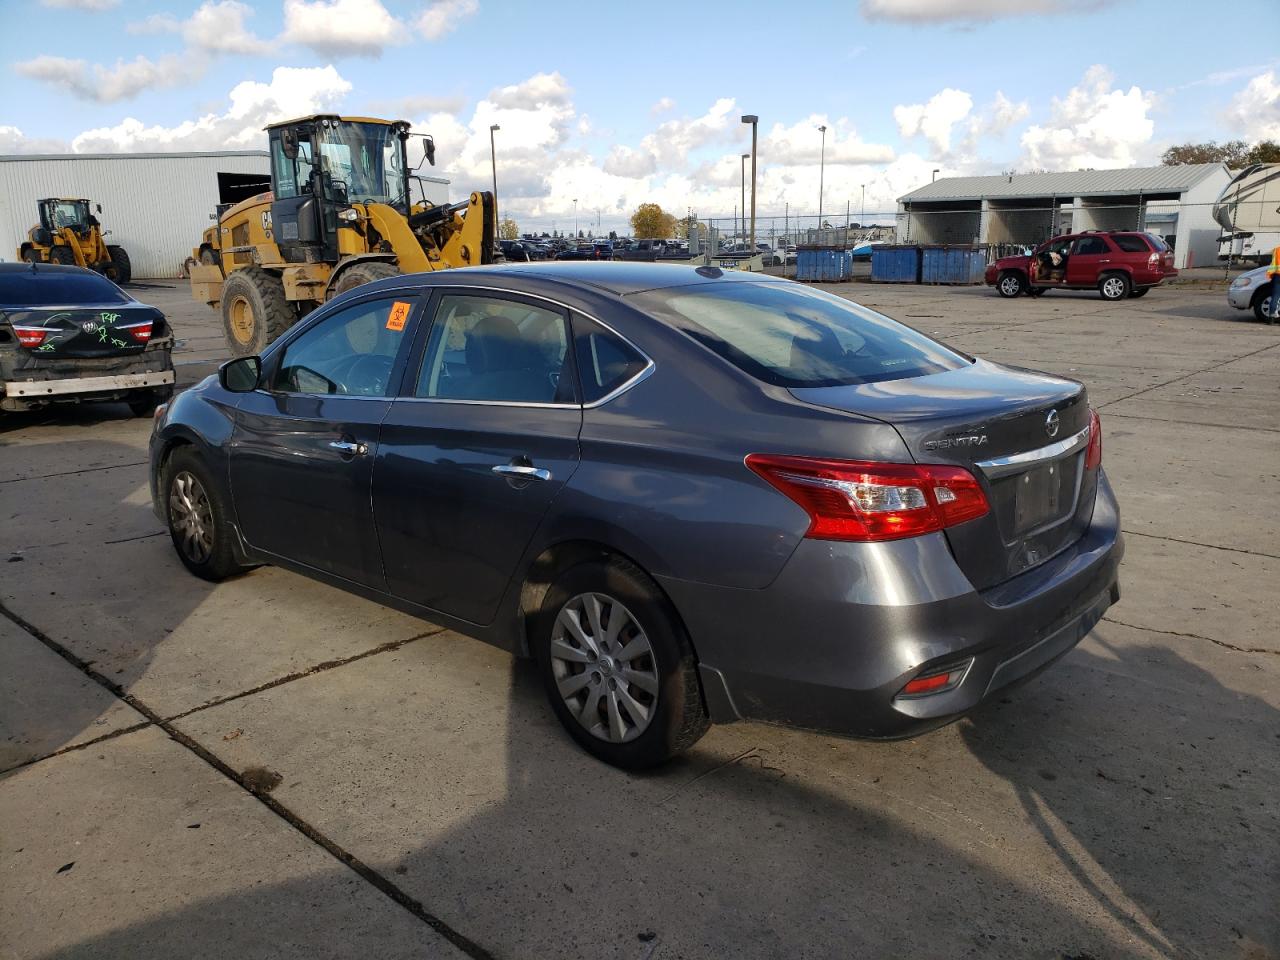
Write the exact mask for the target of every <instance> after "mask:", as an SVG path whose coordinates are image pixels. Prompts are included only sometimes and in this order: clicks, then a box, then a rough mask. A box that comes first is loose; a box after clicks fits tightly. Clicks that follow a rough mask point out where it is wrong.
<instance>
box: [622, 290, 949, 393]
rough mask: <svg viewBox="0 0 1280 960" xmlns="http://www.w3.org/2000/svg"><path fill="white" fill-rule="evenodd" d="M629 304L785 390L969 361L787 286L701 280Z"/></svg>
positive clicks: (868, 313) (901, 328)
mask: <svg viewBox="0 0 1280 960" xmlns="http://www.w3.org/2000/svg"><path fill="white" fill-rule="evenodd" d="M632 299H633V301H634V302H635V303H636V305H637V306H640V307H642V308H643V309H645V310H647V311H648V312H650V313H652V314H654V315H655V316H657V317H659V318H660V319H663V320H665V321H667V322H668V323H670V324H672V325H673V326H675V327H676V328H678V329H680V330H682V331H684V332H685V333H686V334H688V335H689V336H690V337H692V338H693V339H694V340H697V341H698V342H699V343H702V344H704V345H705V346H707V347H708V348H710V349H711V350H712V351H714V352H715V353H717V354H719V355H720V356H722V357H724V358H725V359H726V360H728V361H729V362H730V363H732V364H734V365H735V366H737V367H739V368H740V369H742V370H744V371H746V372H747V373H749V374H751V375H752V376H753V377H756V378H757V379H759V380H763V381H764V382H766V383H771V384H776V385H779V386H784V387H831V386H841V385H844V384H855V383H874V382H877V381H881V380H903V379H907V378H910V377H922V376H927V375H928V374H932V373H941V372H943V371H945V370H955V369H958V368H960V367H963V366H967V365H968V364H969V363H970V361H969V360H968V359H967V358H966V357H964V356H962V355H961V354H958V353H956V352H954V351H953V350H949V349H948V348H947V347H944V346H943V345H942V344H940V343H938V342H937V341H936V340H931V339H929V338H928V337H926V336H925V335H924V334H922V333H919V332H918V331H916V330H912V329H911V328H910V327H908V326H905V325H903V324H901V323H898V322H897V321H896V320H891V319H889V318H888V317H886V316H882V315H881V314H878V313H876V312H874V311H872V310H868V309H866V308H865V307H860V306H858V305H857V304H855V303H852V302H850V301H848V300H845V299H843V298H841V297H836V296H832V295H831V294H829V293H823V292H822V291H820V290H812V289H809V288H807V287H802V286H800V285H799V284H794V283H776V282H774V283H770V282H751V281H748V282H725V283H708V284H699V285H696V286H688V287H671V288H667V289H665V290H650V291H646V292H644V293H639V294H635V295H633V297H632Z"/></svg>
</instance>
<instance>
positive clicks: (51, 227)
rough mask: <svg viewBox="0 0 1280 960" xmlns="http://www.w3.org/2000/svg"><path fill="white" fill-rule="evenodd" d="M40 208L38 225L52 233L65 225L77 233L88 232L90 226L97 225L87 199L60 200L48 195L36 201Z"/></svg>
mask: <svg viewBox="0 0 1280 960" xmlns="http://www.w3.org/2000/svg"><path fill="white" fill-rule="evenodd" d="M38 205H39V208H40V226H41V227H42V228H43V229H45V230H47V231H49V233H51V234H53V235H55V236H56V235H57V234H58V233H59V232H61V231H62V230H64V229H65V228H67V227H70V228H71V229H73V230H74V231H75V232H76V233H77V234H79V235H81V236H84V235H86V234H88V232H89V229H90V227H93V226H96V225H97V220H95V219H94V217H93V215H92V214H91V213H90V212H89V201H88V200H61V199H58V198H56V197H50V198H49V199H46V200H40V201H38Z"/></svg>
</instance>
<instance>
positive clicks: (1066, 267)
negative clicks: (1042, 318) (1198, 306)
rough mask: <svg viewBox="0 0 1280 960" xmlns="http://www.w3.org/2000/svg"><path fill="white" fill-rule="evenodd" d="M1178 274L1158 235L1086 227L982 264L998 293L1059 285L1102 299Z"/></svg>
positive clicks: (1134, 293)
mask: <svg viewBox="0 0 1280 960" xmlns="http://www.w3.org/2000/svg"><path fill="white" fill-rule="evenodd" d="M1177 275H1178V271H1177V270H1175V269H1174V266H1173V251H1172V250H1170V249H1169V245H1168V244H1167V243H1165V242H1164V241H1163V240H1161V239H1160V238H1159V237H1157V236H1153V235H1152V234H1150V233H1118V232H1112V231H1100V230H1090V231H1087V232H1085V233H1075V234H1071V235H1069V236H1065V237H1054V238H1053V239H1052V240H1048V241H1046V242H1045V243H1042V244H1040V246H1038V247H1036V249H1035V250H1034V251H1033V252H1032V254H1031V255H1030V256H1023V257H1001V258H1000V259H999V260H997V261H996V262H995V263H993V264H991V265H990V266H989V267H987V273H986V280H987V285H988V286H992V287H995V288H996V290H998V291H999V292H1000V296H1002V297H1016V296H1018V295H1019V294H1022V293H1026V294H1029V295H1031V296H1033V297H1038V296H1040V295H1041V294H1042V293H1044V292H1045V291H1046V290H1053V289H1055V288H1060V289H1064V290H1089V289H1095V290H1097V291H1098V292H1099V293H1100V294H1102V298H1103V299H1104V300H1123V299H1125V298H1126V297H1140V296H1142V295H1143V294H1144V293H1146V292H1147V291H1148V290H1150V289H1151V288H1152V287H1154V286H1156V285H1157V284H1159V283H1160V281H1161V280H1164V279H1165V278H1167V277H1176V276H1177Z"/></svg>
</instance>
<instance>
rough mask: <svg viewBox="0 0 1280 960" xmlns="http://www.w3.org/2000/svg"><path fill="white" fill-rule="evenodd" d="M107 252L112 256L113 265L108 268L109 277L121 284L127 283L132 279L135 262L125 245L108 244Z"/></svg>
mask: <svg viewBox="0 0 1280 960" xmlns="http://www.w3.org/2000/svg"><path fill="white" fill-rule="evenodd" d="M107 253H108V254H109V255H110V257H111V266H109V267H108V268H107V271H108V272H107V278H108V279H109V280H112V281H114V282H115V283H119V284H125V283H128V282H129V281H130V280H132V279H133V264H132V263H131V262H130V261H129V254H128V253H127V252H126V251H125V249H124V247H116V246H111V245H108V246H107Z"/></svg>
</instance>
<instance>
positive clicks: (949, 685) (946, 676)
mask: <svg viewBox="0 0 1280 960" xmlns="http://www.w3.org/2000/svg"><path fill="white" fill-rule="evenodd" d="M972 663H973V660H972V658H970V659H969V660H966V661H965V662H964V663H962V664H959V665H957V666H954V667H949V668H947V669H946V670H943V671H942V672H941V673H930V674H925V675H924V676H920V677H916V678H915V679H914V680H909V681H907V685H906V686H905V687H903V688H902V689H901V690H899V691H898V696H899V697H927V696H929V695H930V694H934V693H942V692H943V691H944V690H954V689H955V688H956V687H958V686H960V684H961V683H962V682H963V681H964V677H965V674H966V673H968V672H969V667H970V665H971V664H972Z"/></svg>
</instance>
